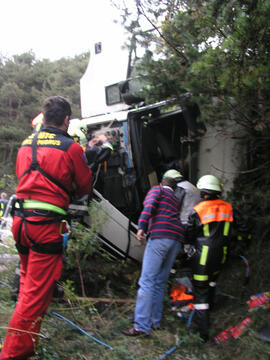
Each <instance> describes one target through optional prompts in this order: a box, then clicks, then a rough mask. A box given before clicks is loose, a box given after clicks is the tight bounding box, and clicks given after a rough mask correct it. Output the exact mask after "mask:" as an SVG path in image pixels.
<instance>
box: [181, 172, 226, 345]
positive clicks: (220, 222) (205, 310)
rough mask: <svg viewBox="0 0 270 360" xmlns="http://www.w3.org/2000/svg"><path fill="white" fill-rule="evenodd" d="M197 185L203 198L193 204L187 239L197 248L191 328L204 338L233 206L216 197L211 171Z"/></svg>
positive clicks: (216, 183)
mask: <svg viewBox="0 0 270 360" xmlns="http://www.w3.org/2000/svg"><path fill="white" fill-rule="evenodd" d="M197 188H198V189H199V190H200V194H201V198H202V201H201V202H200V203H199V204H197V205H195V206H194V207H193V212H192V213H191V214H190V216H189V219H188V223H187V233H186V236H187V240H188V242H189V243H191V244H193V245H194V246H195V248H196V253H195V255H194V256H193V257H192V258H191V267H192V272H193V285H194V304H193V305H194V309H195V314H194V317H193V321H192V324H193V331H195V332H197V331H198V332H199V333H200V337H201V338H202V339H203V340H204V341H207V340H208V338H209V308H211V306H212V304H213V301H214V294H215V287H216V280H217V278H218V275H219V273H220V270H221V269H222V266H223V265H224V263H225V261H226V255H227V251H228V245H229V239H230V237H229V235H230V227H231V224H232V221H233V210H232V206H231V205H230V204H229V203H227V202H225V201H223V200H221V199H220V198H219V196H220V194H221V186H220V183H219V180H218V179H217V178H216V177H215V176H212V175H205V176H202V177H201V178H200V179H199V181H198V183H197Z"/></svg>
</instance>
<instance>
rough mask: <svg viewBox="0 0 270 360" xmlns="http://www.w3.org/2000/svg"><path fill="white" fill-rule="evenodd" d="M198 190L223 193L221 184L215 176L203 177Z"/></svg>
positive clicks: (198, 184) (199, 181)
mask: <svg viewBox="0 0 270 360" xmlns="http://www.w3.org/2000/svg"><path fill="white" fill-rule="evenodd" d="M197 188H198V189H199V190H201V191H204V190H205V192H218V193H220V192H221V186H220V182H219V180H218V178H216V177H215V176H214V175H204V176H202V177H201V178H200V179H199V180H198V182H197Z"/></svg>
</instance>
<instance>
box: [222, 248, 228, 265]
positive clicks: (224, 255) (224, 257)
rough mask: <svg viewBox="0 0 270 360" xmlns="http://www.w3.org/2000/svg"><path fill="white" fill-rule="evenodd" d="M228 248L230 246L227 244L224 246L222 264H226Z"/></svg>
mask: <svg viewBox="0 0 270 360" xmlns="http://www.w3.org/2000/svg"><path fill="white" fill-rule="evenodd" d="M227 250H228V247H227V246H223V258H222V261H221V263H222V264H224V263H225V261H226V256H227Z"/></svg>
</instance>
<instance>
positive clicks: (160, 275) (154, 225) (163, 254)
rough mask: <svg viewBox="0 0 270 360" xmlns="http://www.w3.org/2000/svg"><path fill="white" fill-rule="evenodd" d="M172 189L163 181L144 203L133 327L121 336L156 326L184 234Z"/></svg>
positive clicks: (170, 183) (173, 185) (169, 181)
mask: <svg viewBox="0 0 270 360" xmlns="http://www.w3.org/2000/svg"><path fill="white" fill-rule="evenodd" d="M175 189H176V181H175V180H174V179H172V178H169V177H166V178H163V180H162V183H161V186H154V187H153V188H152V189H151V190H150V191H149V192H148V194H147V195H146V198H145V200H144V208H143V210H142V212H141V215H140V218H139V221H138V228H139V230H138V232H137V239H138V240H139V241H140V242H142V241H144V240H145V234H147V237H148V240H147V244H146V248H145V252H144V257H143V264H142V272H141V276H140V279H139V286H140V288H139V290H138V293H137V301H136V308H135V314H134V326H133V327H132V328H130V329H127V330H123V331H122V333H123V334H124V335H127V336H137V335H147V334H148V333H149V332H150V330H151V327H152V328H158V327H159V326H160V322H161V318H162V310H163V298H164V295H165V291H166V285H167V281H168V278H169V275H170V270H171V268H172V266H173V263H174V260H175V258H176V256H177V254H178V253H179V251H180V249H181V246H182V242H183V235H184V234H183V233H184V230H183V226H182V223H181V220H180V219H179V209H180V204H179V202H178V200H177V198H176V197H175V195H174V190H175Z"/></svg>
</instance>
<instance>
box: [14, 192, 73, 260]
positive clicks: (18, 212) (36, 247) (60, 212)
mask: <svg viewBox="0 0 270 360" xmlns="http://www.w3.org/2000/svg"><path fill="white" fill-rule="evenodd" d="M34 205H36V206H37V209H35V206H34ZM29 207H30V208H32V210H27V209H28V208H29ZM13 208H14V209H13V214H14V215H15V216H18V217H20V218H22V222H21V224H20V227H19V233H18V241H17V243H16V247H17V250H18V252H19V253H21V254H28V252H29V248H27V247H25V246H23V245H21V243H20V242H21V231H22V226H24V231H25V235H26V236H27V238H28V240H29V241H30V242H31V243H32V244H33V246H32V247H31V250H33V251H35V252H38V253H41V254H61V253H63V242H50V243H45V244H38V243H36V242H35V241H34V240H33V239H31V237H30V236H29V234H28V231H27V226H26V224H27V223H29V224H31V225H45V224H52V223H60V224H62V222H63V221H64V222H65V223H67V221H66V219H67V212H66V211H65V210H64V209H61V208H60V207H58V206H55V205H52V204H49V203H46V202H42V201H33V200H24V199H16V201H14V204H13ZM46 209H48V210H46ZM52 209H53V210H54V211H52ZM29 217H45V219H44V220H37V221H35V220H29V219H28V218H29ZM48 218H49V219H48ZM60 229H61V231H62V226H61V225H60ZM60 234H61V233H60ZM61 235H63V234H61ZM63 240H64V238H63Z"/></svg>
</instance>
